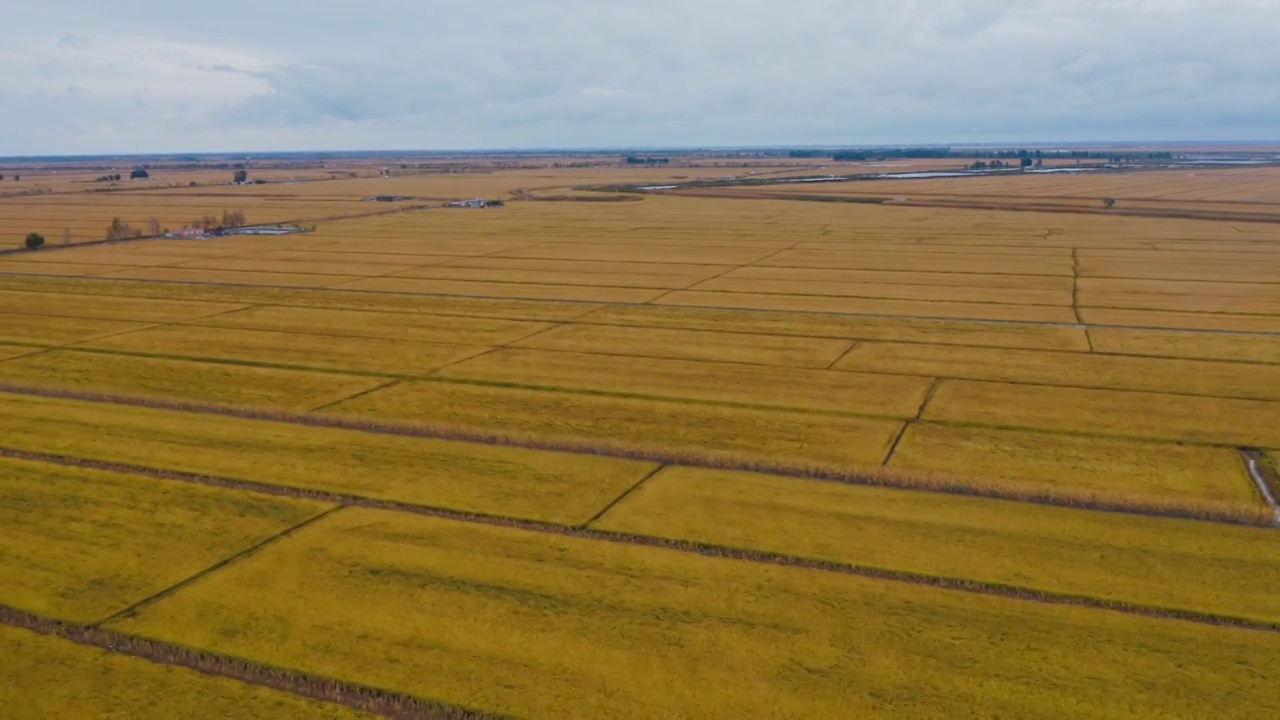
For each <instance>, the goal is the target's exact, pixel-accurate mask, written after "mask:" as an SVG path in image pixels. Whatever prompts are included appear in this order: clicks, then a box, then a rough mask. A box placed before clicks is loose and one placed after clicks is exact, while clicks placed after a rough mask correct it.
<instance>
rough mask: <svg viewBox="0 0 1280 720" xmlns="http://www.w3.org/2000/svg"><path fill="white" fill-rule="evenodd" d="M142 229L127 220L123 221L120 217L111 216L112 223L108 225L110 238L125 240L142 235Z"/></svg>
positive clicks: (108, 237) (108, 236)
mask: <svg viewBox="0 0 1280 720" xmlns="http://www.w3.org/2000/svg"><path fill="white" fill-rule="evenodd" d="M141 236H142V231H141V230H139V229H138V228H135V227H134V226H132V225H130V224H129V223H127V222H123V221H121V220H120V218H118V217H115V218H111V224H110V225H108V226H107V239H108V240H125V239H127V238H136V237H141Z"/></svg>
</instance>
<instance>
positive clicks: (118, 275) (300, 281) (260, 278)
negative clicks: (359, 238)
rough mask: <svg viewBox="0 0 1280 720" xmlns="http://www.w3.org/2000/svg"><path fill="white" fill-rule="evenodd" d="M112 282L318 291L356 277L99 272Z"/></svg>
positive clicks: (185, 271)
mask: <svg viewBox="0 0 1280 720" xmlns="http://www.w3.org/2000/svg"><path fill="white" fill-rule="evenodd" d="M97 277H104V278H110V279H113V280H159V281H161V282H189V283H217V284H227V285H267V286H272V287H299V288H321V287H326V286H328V285H334V284H336V283H340V282H345V281H347V280H351V279H353V278H356V277H359V276H358V275H352V274H332V275H317V274H314V273H311V274H303V273H284V272H252V271H242V270H201V269H199V268H180V267H140V268H128V269H125V270H113V271H110V272H105V273H98V274H97Z"/></svg>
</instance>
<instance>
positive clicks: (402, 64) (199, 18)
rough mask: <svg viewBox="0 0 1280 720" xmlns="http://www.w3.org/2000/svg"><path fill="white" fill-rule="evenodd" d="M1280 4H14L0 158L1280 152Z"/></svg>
mask: <svg viewBox="0 0 1280 720" xmlns="http://www.w3.org/2000/svg"><path fill="white" fill-rule="evenodd" d="M1278 29H1280V0H1089V1H1086V0H786V1H785V2H783V1H781V0H625V1H624V0H519V1H516V0H452V1H450V2H438V1H436V0H361V1H360V2H352V1H351V0H218V2H200V3H187V2H177V1H175V0H0V111H2V112H3V116H2V117H3V120H2V121H0V122H2V123H3V124H0V155H29V154H62V153H117V152H179V151H230V150H311V149H389V148H414V149H418V148H420V149H457V148H513V147H524V148H528V147H619V146H629V147H642V146H649V147H652V146H688V145H703V146H706V145H717V146H726V145H766V144H773V145H806V144H861V143H927V142H973V141H1011V142H1029V141H1035V140H1044V141H1055V140H1207V139H1219V140H1280V40H1278V39H1277V38H1278V37H1280V31H1278Z"/></svg>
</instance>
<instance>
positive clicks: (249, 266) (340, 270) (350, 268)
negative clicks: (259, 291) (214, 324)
mask: <svg viewBox="0 0 1280 720" xmlns="http://www.w3.org/2000/svg"><path fill="white" fill-rule="evenodd" d="M405 260H408V261H409V262H405V263H403V264H400V265H386V264H383V263H367V262H363V261H361V260H360V259H359V258H358V257H353V258H351V259H349V260H346V261H342V260H335V261H333V262H320V261H314V260H312V261H307V260H268V259H264V258H257V257H245V258H211V259H208V260H189V261H185V262H183V263H181V264H180V265H177V266H171V267H174V269H180V270H184V271H185V270H187V269H192V270H234V271H246V272H262V273H286V274H299V273H300V274H305V275H311V274H315V275H353V276H357V277H363V276H365V275H384V274H385V275H391V274H396V273H401V272H404V271H407V270H411V269H413V268H415V267H417V266H418V263H416V262H413V261H412V258H410V257H406V258H405ZM318 282H322V281H320V280H318Z"/></svg>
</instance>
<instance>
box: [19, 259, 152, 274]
mask: <svg viewBox="0 0 1280 720" xmlns="http://www.w3.org/2000/svg"><path fill="white" fill-rule="evenodd" d="M128 270H129V267H128V266H126V265H94V264H82V263H73V262H65V263H63V262H59V263H36V262H30V261H25V262H24V261H23V260H7V259H3V258H0V273H21V274H23V275H69V276H97V275H105V274H107V273H110V272H126V271H128Z"/></svg>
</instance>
